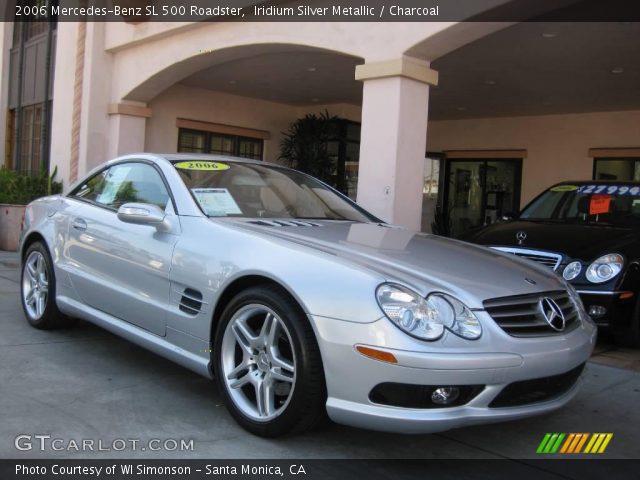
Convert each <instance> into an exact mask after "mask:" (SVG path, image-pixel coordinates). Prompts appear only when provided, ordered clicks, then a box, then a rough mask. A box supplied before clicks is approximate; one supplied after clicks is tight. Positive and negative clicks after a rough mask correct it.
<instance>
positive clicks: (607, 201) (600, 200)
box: [589, 195, 611, 215]
mask: <svg viewBox="0 0 640 480" xmlns="http://www.w3.org/2000/svg"><path fill="white" fill-rule="evenodd" d="M610 206H611V195H592V196H591V201H590V202H589V215H599V214H601V213H608V212H609V207H610Z"/></svg>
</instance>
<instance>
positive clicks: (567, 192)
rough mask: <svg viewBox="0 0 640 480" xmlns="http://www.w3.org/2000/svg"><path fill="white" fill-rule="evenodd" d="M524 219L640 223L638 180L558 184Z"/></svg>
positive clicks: (529, 210) (536, 201)
mask: <svg viewBox="0 0 640 480" xmlns="http://www.w3.org/2000/svg"><path fill="white" fill-rule="evenodd" d="M520 218H521V219H523V220H534V221H535V220H539V221H558V222H574V223H592V224H593V223H595V224H604V225H616V226H640V186H639V185H637V184H619V185H616V184H594V185H580V186H577V185H557V186H555V187H552V188H550V189H549V190H547V191H546V192H544V193H543V194H542V195H541V196H540V197H538V198H537V199H536V200H534V201H533V202H532V203H531V204H530V205H529V206H528V207H526V208H525V210H524V211H523V212H522V214H521V215H520Z"/></svg>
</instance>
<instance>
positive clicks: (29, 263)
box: [20, 242, 75, 330]
mask: <svg viewBox="0 0 640 480" xmlns="http://www.w3.org/2000/svg"><path fill="white" fill-rule="evenodd" d="M20 293H21V299H22V309H23V310H24V314H25V316H26V317H27V320H28V322H29V323H30V324H31V325H32V326H34V327H36V328H40V329H43V330H48V329H54V328H66V327H70V326H72V325H73V324H74V323H75V322H74V320H73V319H71V318H69V317H67V316H66V315H63V314H62V313H61V312H60V310H58V307H57V305H56V302H55V293H56V279H55V277H54V274H53V264H52V263H51V257H50V256H49V252H48V251H47V249H46V247H45V246H44V245H43V244H42V243H40V242H35V243H33V244H31V245H30V246H29V248H28V249H27V252H26V253H25V256H24V261H23V262H22V278H21V281H20Z"/></svg>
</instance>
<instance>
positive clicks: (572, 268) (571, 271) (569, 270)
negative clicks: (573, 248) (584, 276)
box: [562, 262, 582, 280]
mask: <svg viewBox="0 0 640 480" xmlns="http://www.w3.org/2000/svg"><path fill="white" fill-rule="evenodd" d="M580 270H582V264H581V263H580V262H571V263H570V264H569V265H567V266H566V267H564V270H563V271H562V276H563V277H564V279H565V280H573V279H574V278H576V277H577V276H578V275H580Z"/></svg>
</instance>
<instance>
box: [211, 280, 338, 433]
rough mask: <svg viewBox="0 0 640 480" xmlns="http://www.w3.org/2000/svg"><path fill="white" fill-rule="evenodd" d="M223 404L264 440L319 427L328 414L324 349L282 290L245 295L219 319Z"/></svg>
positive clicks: (217, 356) (218, 356)
mask: <svg viewBox="0 0 640 480" xmlns="http://www.w3.org/2000/svg"><path fill="white" fill-rule="evenodd" d="M213 352H214V353H213V355H214V359H213V360H214V371H215V377H216V382H217V384H218V388H219V390H220V393H221V395H222V399H223V401H224V403H225V405H226V407H227V409H228V410H229V412H230V413H231V415H232V416H233V418H234V419H235V420H236V421H237V422H238V423H239V424H240V425H241V426H242V427H243V428H244V429H246V430H248V431H249V432H251V433H253V434H254V435H259V436H261V437H278V436H281V435H285V434H290V433H296V432H302V431H304V430H307V429H309V428H312V427H314V426H316V425H317V424H318V423H320V421H321V420H322V419H323V418H324V416H325V414H326V410H325V402H326V398H327V395H326V387H325V381H324V371H323V367H322V360H321V357H320V350H319V348H318V343H317V341H316V338H315V335H314V333H313V329H312V328H311V325H310V324H309V321H308V319H307V318H306V315H305V313H304V312H303V311H302V309H301V308H300V306H299V305H298V304H297V303H296V302H295V301H294V300H293V299H292V298H291V297H290V296H289V295H288V294H287V293H286V292H285V291H283V290H282V289H281V288H279V287H277V286H271V285H266V286H257V287H252V288H249V289H247V290H244V291H242V292H240V293H239V294H238V295H236V296H235V297H234V298H233V299H232V300H231V302H229V305H227V307H226V308H225V310H224V313H223V314H222V316H221V318H220V322H219V324H218V327H217V331H216V336H215V345H214V349H213Z"/></svg>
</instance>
